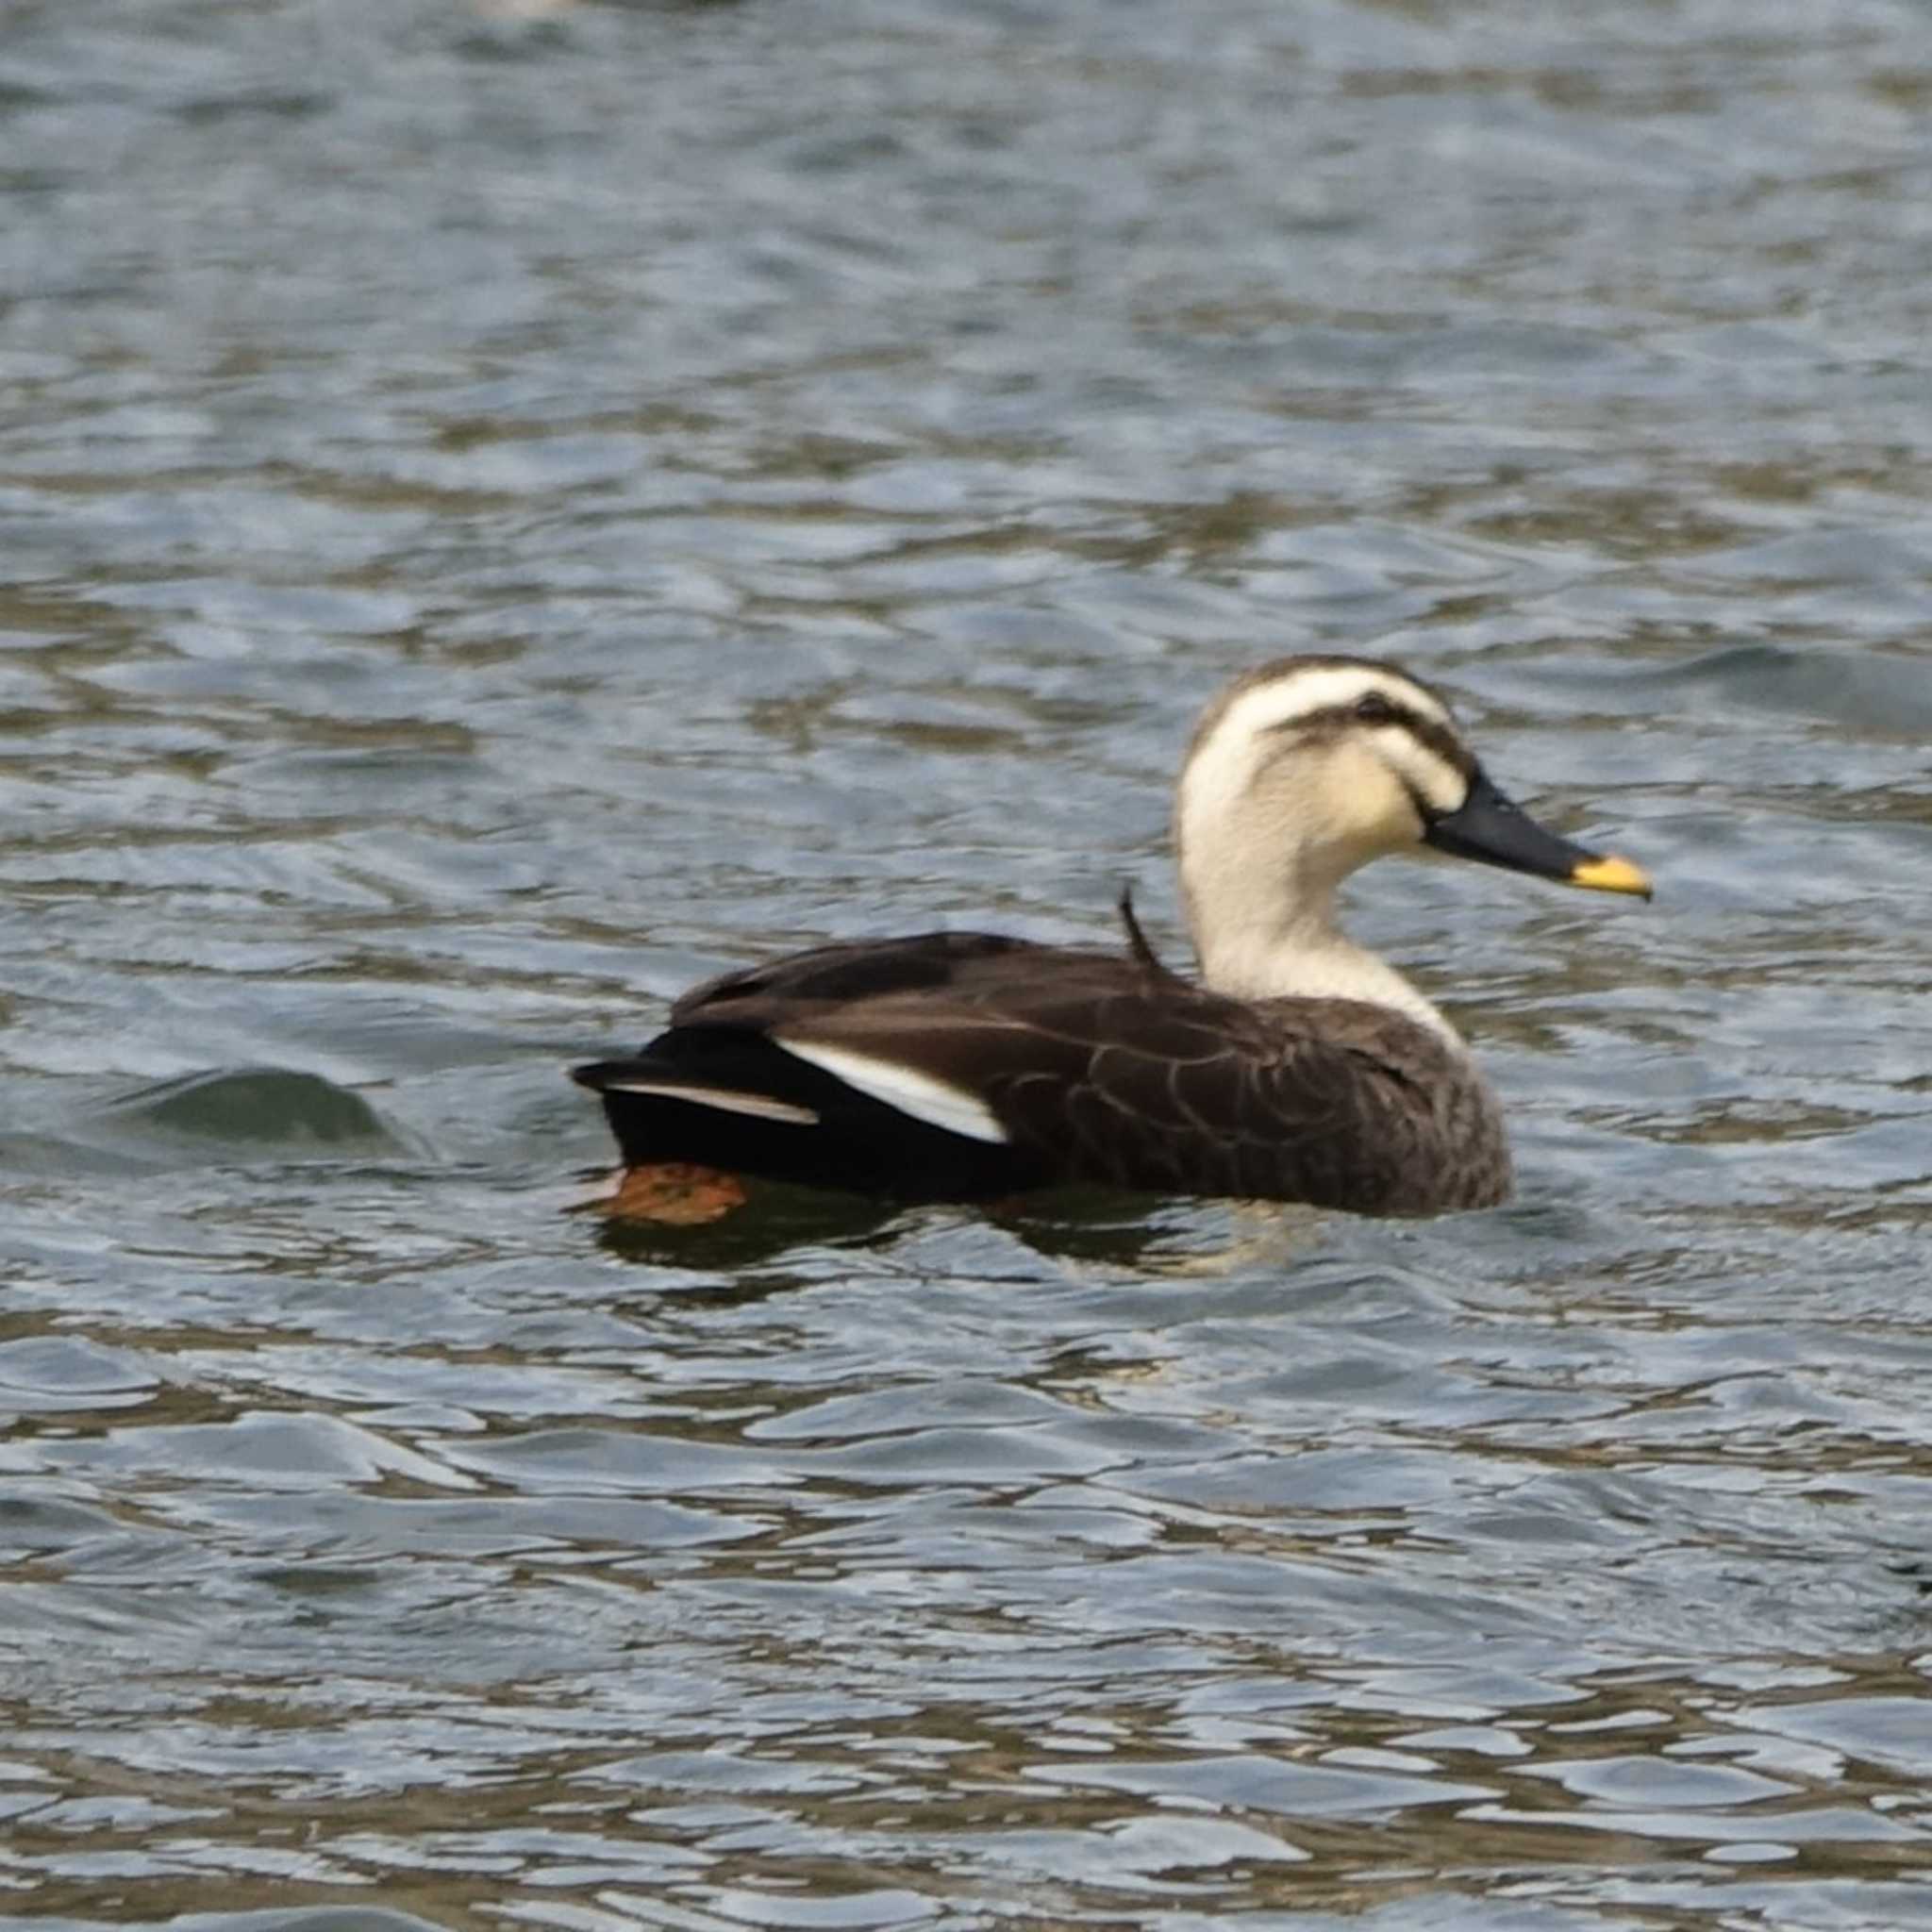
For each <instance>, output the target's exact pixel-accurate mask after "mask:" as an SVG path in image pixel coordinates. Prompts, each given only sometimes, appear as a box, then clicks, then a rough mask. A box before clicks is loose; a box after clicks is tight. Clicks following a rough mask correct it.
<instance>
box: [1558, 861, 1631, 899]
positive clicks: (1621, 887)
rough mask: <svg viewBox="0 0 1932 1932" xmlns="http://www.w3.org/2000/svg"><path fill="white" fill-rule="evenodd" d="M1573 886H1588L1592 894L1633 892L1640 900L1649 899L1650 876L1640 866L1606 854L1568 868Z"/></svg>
mask: <svg viewBox="0 0 1932 1932" xmlns="http://www.w3.org/2000/svg"><path fill="white" fill-rule="evenodd" d="M1570 883H1571V884H1572V885H1573V886H1588V887H1589V888H1590V890H1591V891H1592V892H1634V893H1636V895H1637V896H1638V897H1639V898H1640V899H1647V898H1649V897H1650V874H1648V873H1647V872H1645V871H1644V869H1643V868H1642V867H1641V865H1632V864H1631V863H1630V861H1629V860H1628V859H1627V858H1618V857H1617V856H1616V854H1615V853H1609V852H1607V853H1605V854H1604V856H1603V857H1602V858H1582V859H1578V860H1577V862H1576V863H1575V864H1574V866H1572V867H1571V868H1570Z"/></svg>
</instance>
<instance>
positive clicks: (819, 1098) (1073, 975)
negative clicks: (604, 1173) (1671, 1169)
mask: <svg viewBox="0 0 1932 1932" xmlns="http://www.w3.org/2000/svg"><path fill="white" fill-rule="evenodd" d="M578 1077H579V1078H580V1079H582V1080H583V1081H584V1083H585V1084H586V1085H588V1086H591V1087H594V1088H596V1089H598V1090H599V1091H601V1092H602V1094H603V1096H604V1100H605V1106H606V1108H607V1111H608V1114H609V1117H610V1122H611V1124H612V1126H613V1128H614V1129H615V1130H616V1132H617V1135H618V1138H619V1141H620V1142H621V1143H622V1145H623V1148H624V1151H625V1158H626V1160H627V1161H629V1162H631V1163H632V1164H638V1163H641V1162H646V1161H658V1160H691V1161H697V1162H699V1163H701V1164H704V1165H708V1166H717V1167H722V1168H725V1169H728V1170H731V1171H735V1172H739V1173H747V1174H763V1175H766V1176H769V1177H772V1178H777V1179H785V1180H796V1181H803V1182H806V1183H808V1184H810V1185H815V1186H831V1187H843V1188H848V1189H852V1190H855V1191H860V1192H867V1193H878V1194H886V1195H891V1196H895V1197H898V1198H904V1199H948V1198H951V1199H972V1198H976V1197H984V1196H986V1195H990V1194H1000V1193H1006V1192H1014V1191H1022V1190H1025V1189H1032V1188H1038V1187H1042V1186H1051V1185H1054V1184H1057V1183H1063V1182H1097V1183H1102V1184H1105V1185H1108V1186H1114V1187H1122V1188H1129V1189H1138V1190H1145V1191H1157V1192H1175V1193H1193V1194H1221V1195H1232V1196H1245V1197H1258V1198H1268V1199H1276V1200H1292V1201H1306V1202H1310V1203H1313V1204H1315V1205H1318V1206H1324V1207H1332V1208H1349V1209H1353V1210H1355V1211H1357V1212H1362V1213H1379V1214H1405V1213H1407V1214H1416V1213H1428V1212H1436V1211H1441V1210H1442V1209H1445V1208H1474V1207H1484V1206H1489V1205H1491V1204H1493V1203H1494V1202H1496V1201H1499V1200H1501V1199H1502V1198H1504V1196H1505V1195H1506V1194H1507V1191H1508V1184H1509V1161H1508V1154H1507V1144H1506V1141H1505V1138H1504V1133H1503V1127H1502V1121H1501V1117H1500V1114H1499V1112H1498V1110H1497V1108H1496V1106H1495V1103H1494V1101H1493V1099H1492V1098H1491V1094H1490V1091H1489V1089H1488V1087H1487V1085H1486V1083H1485V1082H1484V1081H1483V1079H1482V1077H1481V1075H1480V1074H1479V1073H1478V1072H1477V1071H1476V1069H1475V1067H1474V1064H1473V1062H1472V1061H1471V1060H1470V1058H1469V1057H1468V1056H1467V1055H1466V1054H1465V1053H1464V1052H1462V1051H1461V1050H1460V1048H1459V1047H1458V1046H1457V1045H1456V1044H1454V1043H1453V1042H1452V1041H1448V1040H1446V1039H1444V1038H1442V1037H1441V1036H1440V1035H1439V1034H1437V1033H1436V1032H1435V1031H1434V1030H1433V1029H1432V1028H1430V1027H1428V1026H1425V1025H1424V1024H1420V1023H1418V1022H1417V1021H1415V1020H1413V1019H1411V1018H1409V1017H1408V1016H1407V1015H1406V1014H1403V1013H1400V1012H1397V1011H1394V1010H1392V1009H1391V1008H1384V1007H1380V1006H1374V1005H1369V1004H1366V1003H1364V1002H1360V1001H1356V1000H1343V999H1274V1000H1265V1001H1258V1002H1253V1003H1250V1002H1245V1001H1241V1000H1237V999H1231V998H1228V997H1226V996H1224V995H1223V994H1220V993H1216V992H1213V991H1208V989H1206V988H1203V987H1200V986H1197V985H1195V984H1193V983H1192V982H1191V981H1188V980H1185V979H1183V978H1181V977H1179V976H1178V975H1176V974H1172V973H1169V972H1167V971H1165V970H1163V969H1161V968H1159V967H1158V966H1155V965H1153V964H1152V963H1151V962H1150V961H1148V960H1146V959H1143V958H1135V957H1128V956H1125V955H1117V954H1108V953H1098V952H1085V951H1074V950H1069V949H1063V948H1058V947H1048V946H1039V945H1034V944H1031V943H1029V942H1027V941H1019V940H1013V939H1008V938H1004V937H1001V936H998V935H993V934H983V933H927V934H921V935H918V936H916V937H913V938H909V939H903V940H891V941H869V942H860V943H858V944H846V945H832V946H823V947H818V948H814V949H813V950H812V951H809V952H806V953H799V954H793V955H791V956H788V957H787V958H781V959H777V960H774V961H770V962H766V963H764V964H761V965H758V966H755V967H752V968H750V969H747V970H745V971H743V972H740V973H734V974H726V975H724V977H722V978H720V979H716V980H713V981H711V982H709V983H708V984H707V985H705V986H701V987H699V988H697V989H696V990H695V991H692V992H691V993H689V994H687V995H686V996H685V997H684V998H683V999H681V1000H680V1001H679V1002H678V1003H677V1005H676V1007H675V1008H674V1009H673V1012H672V1024H671V1026H670V1028H669V1030H668V1031H666V1032H665V1033H663V1034H661V1035H660V1036H659V1037H658V1039H657V1040H655V1041H652V1042H651V1044H650V1045H649V1046H648V1047H646V1048H645V1049H644V1050H643V1052H642V1053H641V1054H640V1055H639V1056H638V1057H637V1058H634V1059H630V1060H617V1061H607V1062H603V1063H601V1064H599V1065H597V1066H594V1067H588V1068H583V1069H580V1070H578Z"/></svg>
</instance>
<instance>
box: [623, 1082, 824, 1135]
mask: <svg viewBox="0 0 1932 1932" xmlns="http://www.w3.org/2000/svg"><path fill="white" fill-rule="evenodd" d="M604 1091H605V1092H606V1093H655V1094H657V1095H658V1096H659V1097H660V1098H662V1099H665V1100H688V1101H690V1102H691V1105H692V1106H693V1107H711V1108H717V1110H718V1111H719V1112H720V1113H741V1114H746V1115H749V1116H750V1118H751V1119H753V1120H755V1121H783V1122H784V1123H785V1124H786V1125H787V1126H792V1127H815V1126H817V1125H818V1124H819V1117H818V1115H817V1114H815V1113H814V1112H813V1111H812V1110H811V1108H808V1107H794V1106H792V1104H791V1102H790V1101H789V1100H774V1099H773V1098H772V1097H771V1095H770V1094H768V1093H742V1092H740V1091H739V1090H738V1089H737V1088H735V1087H687V1086H686V1085H684V1083H683V1082H682V1081H677V1080H608V1081H606V1082H605V1085H604Z"/></svg>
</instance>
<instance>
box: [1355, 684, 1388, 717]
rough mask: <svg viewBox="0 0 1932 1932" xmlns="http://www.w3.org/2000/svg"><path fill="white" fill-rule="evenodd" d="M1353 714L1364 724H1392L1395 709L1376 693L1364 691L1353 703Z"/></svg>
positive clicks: (1380, 694) (1379, 693) (1378, 692)
mask: <svg viewBox="0 0 1932 1932" xmlns="http://www.w3.org/2000/svg"><path fill="white" fill-rule="evenodd" d="M1355 714H1356V716H1357V718H1359V719H1360V720H1361V721H1362V723H1363V724H1394V722H1395V707H1394V706H1393V705H1391V703H1390V702H1389V700H1388V699H1387V698H1385V697H1384V696H1383V695H1382V693H1381V692H1380V691H1363V693H1362V694H1361V696H1360V697H1358V698H1357V699H1356V701H1355Z"/></svg>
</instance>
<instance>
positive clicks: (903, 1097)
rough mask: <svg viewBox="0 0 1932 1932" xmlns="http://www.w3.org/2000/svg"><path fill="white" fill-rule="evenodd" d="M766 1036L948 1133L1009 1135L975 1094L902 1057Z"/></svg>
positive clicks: (985, 1137) (994, 1138)
mask: <svg viewBox="0 0 1932 1932" xmlns="http://www.w3.org/2000/svg"><path fill="white" fill-rule="evenodd" d="M767 1037H768V1038H769V1039H770V1041H771V1042H772V1044H773V1045H774V1046H782V1047H783V1048H784V1049H785V1051H786V1052H787V1053H789V1054H790V1055H791V1057H792V1058H794V1059H801V1060H805V1061H807V1062H808V1064H810V1065H812V1066H814V1067H818V1068H819V1069H821V1070H822V1071H823V1072H824V1073H827V1074H831V1076H832V1077H833V1078H834V1079H835V1080H842V1081H844V1083H845V1084H846V1086H848V1087H850V1088H852V1089H854V1090H855V1091H858V1092H859V1093H863V1094H864V1095H866V1097H867V1098H868V1099H871V1100H877V1101H882V1102H883V1103H884V1104H885V1105H886V1106H887V1107H891V1108H897V1109H898V1110H899V1111H900V1112H901V1113H903V1114H908V1115H909V1116H910V1117H911V1118H912V1119H913V1120H916V1121H924V1123H925V1124H926V1125H927V1126H929V1127H941V1128H943V1129H944V1130H945V1131H946V1132H947V1133H949V1134H962V1135H964V1136H965V1138H966V1139H967V1140H969V1141H991V1143H992V1144H993V1145H995V1146H998V1145H1000V1144H1002V1143H1003V1142H1004V1141H1006V1139H1007V1130H1006V1128H1004V1127H1003V1126H1001V1125H1000V1123H999V1117H998V1116H997V1115H996V1114H995V1113H994V1112H993V1110H992V1109H991V1108H990V1107H988V1106H987V1104H986V1103H985V1102H984V1101H983V1100H981V1099H979V1098H978V1096H977V1095H976V1094H972V1093H967V1092H965V1091H962V1090H961V1089H959V1088H958V1087H949V1086H948V1085H947V1084H946V1082H945V1081H943V1080H935V1079H934V1078H933V1076H932V1075H931V1074H922V1073H921V1072H920V1071H919V1070H918V1068H917V1067H908V1066H907V1065H906V1064H905V1062H904V1061H902V1060H886V1059H880V1058H877V1057H876V1056H875V1055H873V1054H869V1053H855V1052H853V1050H852V1049H851V1048H850V1047H847V1046H821V1045H819V1044H818V1042H817V1041H803V1040H787V1039H786V1038H785V1036H784V1035H783V1034H782V1033H774V1034H770V1035H768V1036H767Z"/></svg>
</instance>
